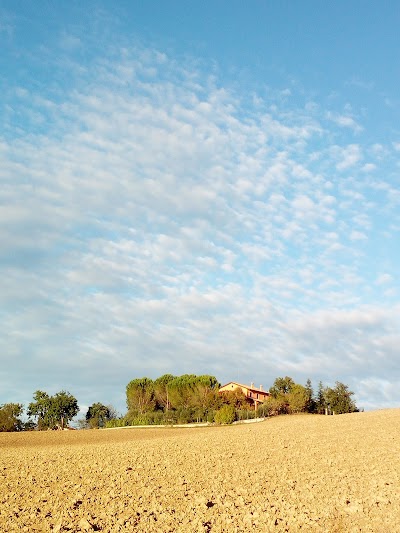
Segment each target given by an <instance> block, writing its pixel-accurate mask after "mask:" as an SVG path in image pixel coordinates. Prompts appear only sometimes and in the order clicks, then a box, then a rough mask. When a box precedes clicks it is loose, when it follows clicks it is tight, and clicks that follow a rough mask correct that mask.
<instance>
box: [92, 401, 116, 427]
mask: <svg viewBox="0 0 400 533" xmlns="http://www.w3.org/2000/svg"><path fill="white" fill-rule="evenodd" d="M111 418H112V413H111V409H110V408H109V407H108V406H106V405H103V404H102V403H99V402H98V403H94V404H92V405H91V406H90V407H89V409H88V410H87V413H86V422H87V423H88V424H89V427H91V428H102V427H104V426H105V425H106V422H107V421H108V420H111Z"/></svg>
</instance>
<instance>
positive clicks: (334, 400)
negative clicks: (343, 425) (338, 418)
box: [325, 381, 358, 415]
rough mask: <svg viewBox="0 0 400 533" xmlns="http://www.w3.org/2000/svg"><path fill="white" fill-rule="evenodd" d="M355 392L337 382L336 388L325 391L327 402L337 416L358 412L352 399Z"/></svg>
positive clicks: (328, 388)
mask: <svg viewBox="0 0 400 533" xmlns="http://www.w3.org/2000/svg"><path fill="white" fill-rule="evenodd" d="M353 395H354V392H352V391H350V390H349V387H348V385H345V384H344V383H341V382H340V381H336V384H335V387H333V388H330V387H327V388H326V389H325V401H326V403H327V405H328V406H329V407H330V409H331V411H334V412H335V414H338V415H339V414H343V413H354V412H355V411H358V409H357V406H356V404H355V402H354V400H353V399H352V396H353Z"/></svg>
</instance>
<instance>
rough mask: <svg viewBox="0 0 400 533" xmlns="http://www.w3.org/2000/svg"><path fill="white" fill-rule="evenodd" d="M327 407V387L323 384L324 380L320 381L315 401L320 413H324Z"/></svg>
mask: <svg viewBox="0 0 400 533" xmlns="http://www.w3.org/2000/svg"><path fill="white" fill-rule="evenodd" d="M325 408H326V401H325V387H324V386H323V384H322V381H320V382H319V383H318V392H317V399H316V402H315V410H316V412H317V413H319V414H323V413H324V411H325Z"/></svg>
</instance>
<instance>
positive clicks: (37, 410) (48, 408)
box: [27, 390, 79, 430]
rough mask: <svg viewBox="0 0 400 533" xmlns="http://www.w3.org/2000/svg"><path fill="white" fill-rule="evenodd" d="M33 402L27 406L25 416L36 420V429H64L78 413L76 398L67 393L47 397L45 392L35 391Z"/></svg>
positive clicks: (62, 392)
mask: <svg viewBox="0 0 400 533" xmlns="http://www.w3.org/2000/svg"><path fill="white" fill-rule="evenodd" d="M33 398H34V401H33V402H31V403H30V404H29V406H28V410H27V414H28V416H32V417H34V418H36V420H37V427H38V429H39V430H41V429H48V428H50V429H54V428H56V427H60V428H61V429H64V427H65V426H66V425H68V422H70V421H71V420H72V419H73V418H74V416H76V415H77V414H78V412H79V406H78V402H77V400H76V398H75V397H74V396H72V394H70V393H69V392H66V391H61V392H57V393H56V394H55V395H54V396H49V395H48V394H47V392H43V391H40V390H38V391H36V392H35V394H34V395H33Z"/></svg>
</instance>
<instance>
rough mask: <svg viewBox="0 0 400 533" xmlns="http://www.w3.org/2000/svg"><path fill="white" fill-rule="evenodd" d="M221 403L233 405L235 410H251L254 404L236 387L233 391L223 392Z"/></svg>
mask: <svg viewBox="0 0 400 533" xmlns="http://www.w3.org/2000/svg"><path fill="white" fill-rule="evenodd" d="M221 401H222V402H223V403H226V404H228V405H233V407H234V408H235V409H249V407H250V405H251V406H252V405H253V402H252V401H251V400H250V399H249V398H247V396H246V395H245V393H244V392H243V391H242V389H241V388H240V387H236V388H235V389H233V390H232V391H224V392H222V393H221Z"/></svg>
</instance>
